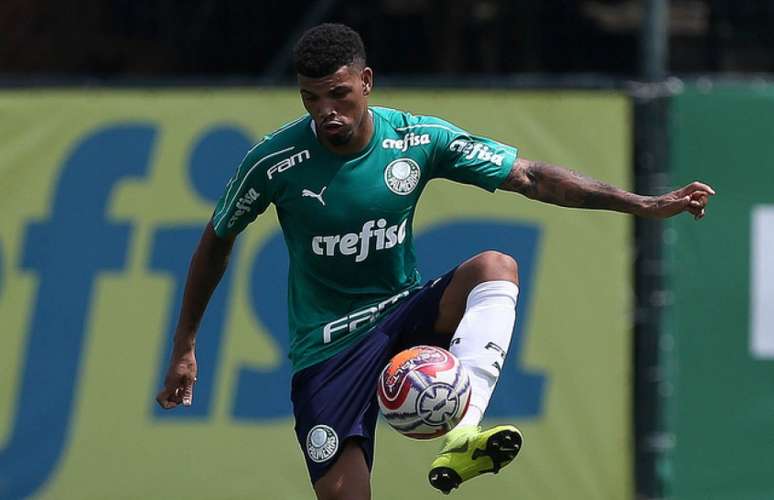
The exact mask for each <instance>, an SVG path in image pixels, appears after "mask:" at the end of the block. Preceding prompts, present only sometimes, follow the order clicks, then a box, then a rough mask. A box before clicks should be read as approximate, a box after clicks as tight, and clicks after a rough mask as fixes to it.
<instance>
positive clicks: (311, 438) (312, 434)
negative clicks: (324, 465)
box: [306, 425, 339, 464]
mask: <svg viewBox="0 0 774 500" xmlns="http://www.w3.org/2000/svg"><path fill="white" fill-rule="evenodd" d="M338 449H339V436H337V435H336V431H334V430H333V429H331V428H330V427H328V426H327V425H315V426H314V427H312V429H311V430H310V431H309V434H307V435H306V454H307V455H308V456H309V460H311V461H312V462H315V463H318V464H319V463H321V462H325V461H326V460H330V459H331V457H333V455H335V454H336V450H338Z"/></svg>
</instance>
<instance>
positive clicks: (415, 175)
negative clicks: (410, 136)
mask: <svg viewBox="0 0 774 500" xmlns="http://www.w3.org/2000/svg"><path fill="white" fill-rule="evenodd" d="M419 175H420V171H419V165H418V164H417V162H415V161H414V160H412V159H411V158H398V159H397V160H394V161H391V162H390V164H389V165H387V168H385V169H384V182H385V183H386V184H387V187H388V188H390V191H392V192H393V193H395V194H399V195H407V194H409V193H411V192H412V191H413V190H414V188H416V187H417V185H418V184H419Z"/></svg>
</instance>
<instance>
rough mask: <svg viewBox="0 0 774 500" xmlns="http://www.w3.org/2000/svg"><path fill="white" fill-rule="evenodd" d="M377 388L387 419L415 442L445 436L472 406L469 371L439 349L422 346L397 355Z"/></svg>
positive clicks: (382, 374)
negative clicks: (470, 404) (469, 405)
mask: <svg viewBox="0 0 774 500" xmlns="http://www.w3.org/2000/svg"><path fill="white" fill-rule="evenodd" d="M377 385H378V386H377V389H376V393H377V396H378V399H379V408H380V409H381V410H382V415H384V418H385V419H386V420H387V422H388V423H389V424H390V425H391V426H392V428H393V429H395V430H396V431H398V432H400V433H401V434H403V435H404V436H407V437H410V438H414V439H432V438H435V437H438V436H443V435H444V434H446V433H447V432H449V431H450V430H451V429H453V428H454V426H455V425H457V424H458V423H459V421H460V420H462V417H463V416H464V415H465V412H466V411H467V409H468V403H469V402H470V380H469V379H468V373H467V371H465V368H464V367H463V366H462V364H461V363H460V361H459V360H458V359H457V358H456V357H455V356H454V355H453V354H452V353H450V352H449V351H446V350H444V349H441V348H440V347H432V346H426V345H420V346H416V347H412V348H410V349H406V350H405V351H402V352H400V353H398V354H396V355H395V356H394V357H393V358H392V359H391V360H390V362H389V363H387V366H385V367H384V370H382V373H381V375H380V376H379V383H378V384H377Z"/></svg>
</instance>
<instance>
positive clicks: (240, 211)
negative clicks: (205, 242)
mask: <svg viewBox="0 0 774 500" xmlns="http://www.w3.org/2000/svg"><path fill="white" fill-rule="evenodd" d="M259 196H261V194H260V193H259V192H257V191H256V190H255V189H253V188H250V190H249V191H248V192H246V193H245V194H244V196H242V197H240V198H239V199H238V200H237V202H236V203H235V204H234V206H236V212H234V215H232V216H231V218H230V219H229V220H228V227H233V226H234V224H236V221H237V220H239V218H240V217H242V216H243V215H244V214H246V213H247V212H249V211H250V206H251V205H252V204H253V203H255V201H256V200H257V199H258V197H259Z"/></svg>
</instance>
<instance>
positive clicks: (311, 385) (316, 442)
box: [290, 270, 454, 484]
mask: <svg viewBox="0 0 774 500" xmlns="http://www.w3.org/2000/svg"><path fill="white" fill-rule="evenodd" d="M453 274H454V271H453V270H452V271H450V272H449V273H447V274H445V275H443V276H442V277H440V278H438V279H435V280H432V281H429V282H428V283H426V284H425V285H424V286H423V287H422V288H420V289H418V290H416V291H414V292H413V293H412V294H411V295H409V296H408V297H407V298H406V299H404V300H403V302H401V304H400V305H399V306H398V307H397V308H396V309H395V310H394V311H392V312H390V313H389V315H388V316H387V317H386V318H385V319H382V321H381V322H380V323H379V324H378V325H377V326H376V327H375V328H374V329H373V331H372V332H371V333H369V334H368V335H366V336H365V337H364V338H363V340H361V341H359V342H357V343H355V344H354V345H352V346H350V347H348V348H347V349H345V350H343V351H341V352H339V353H337V354H336V355H334V356H332V357H330V358H328V359H326V360H324V361H321V362H320V363H317V364H315V365H312V366H310V367H307V368H304V369H303V370H301V371H299V372H297V373H296V374H295V375H294V376H293V382H292V390H291V395H290V397H291V399H292V401H293V414H294V415H295V418H296V427H295V429H296V437H297V438H298V443H299V444H300V445H301V449H302V450H303V453H304V458H305V459H306V466H307V468H308V469H309V476H310V478H311V480H312V484H314V483H315V482H316V481H317V480H318V479H320V478H321V477H322V476H323V475H324V474H325V473H326V472H327V471H328V469H329V468H330V467H331V466H332V465H333V464H334V463H335V462H336V459H337V458H338V456H339V454H340V453H341V450H342V449H343V448H344V443H345V441H346V440H347V439H356V440H357V442H358V444H359V445H360V447H361V448H362V449H363V453H364V455H365V458H366V464H367V465H368V469H369V470H370V469H371V467H372V466H373V459H374V438H375V433H374V431H375V430H376V418H377V416H378V414H379V404H378V402H377V400H376V382H377V380H378V379H379V374H380V373H381V371H382V369H383V368H384V366H385V365H386V364H387V362H388V361H389V360H390V358H392V356H394V355H395V354H397V353H399V352H400V351H402V350H404V349H407V348H409V347H412V346H416V345H434V346H438V347H443V348H446V349H448V347H449V342H451V334H448V335H443V334H438V333H435V332H434V331H433V324H434V323H435V319H436V317H437V316H438V306H439V303H440V302H441V295H443V292H444V290H445V289H446V287H447V285H448V284H449V282H450V281H451V278H452V276H453Z"/></svg>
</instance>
